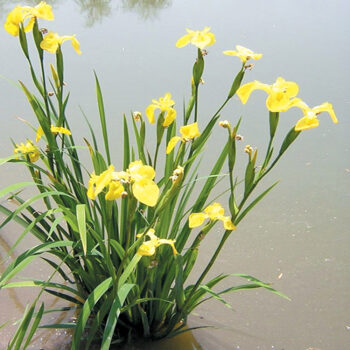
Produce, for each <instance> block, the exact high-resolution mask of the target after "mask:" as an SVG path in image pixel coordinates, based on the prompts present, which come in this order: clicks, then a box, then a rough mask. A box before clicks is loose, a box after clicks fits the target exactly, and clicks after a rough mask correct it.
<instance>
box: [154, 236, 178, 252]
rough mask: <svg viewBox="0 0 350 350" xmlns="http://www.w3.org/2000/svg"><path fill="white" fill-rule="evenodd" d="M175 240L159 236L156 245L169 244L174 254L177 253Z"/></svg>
mask: <svg viewBox="0 0 350 350" xmlns="http://www.w3.org/2000/svg"><path fill="white" fill-rule="evenodd" d="M174 243H175V240H173V239H163V238H160V239H158V240H157V247H159V246H160V245H162V244H169V245H170V247H171V249H172V250H173V254H174V255H176V254H177V250H176V248H175V244H174Z"/></svg>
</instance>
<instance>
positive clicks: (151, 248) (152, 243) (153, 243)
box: [137, 228, 177, 256]
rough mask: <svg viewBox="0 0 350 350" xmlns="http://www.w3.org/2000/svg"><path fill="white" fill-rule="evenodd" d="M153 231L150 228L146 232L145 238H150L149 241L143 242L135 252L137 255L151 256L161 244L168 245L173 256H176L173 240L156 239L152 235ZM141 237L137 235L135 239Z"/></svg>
mask: <svg viewBox="0 0 350 350" xmlns="http://www.w3.org/2000/svg"><path fill="white" fill-rule="evenodd" d="M154 232H155V231H154V229H153V228H151V229H149V230H148V232H147V233H146V236H147V237H149V238H150V240H148V241H145V242H143V243H142V244H141V245H140V247H139V249H138V250H137V254H139V255H141V256H152V255H154V253H155V252H156V248H158V247H159V246H160V245H162V244H169V245H170V246H171V248H172V250H173V254H174V255H176V254H177V250H176V248H175V245H174V243H175V242H176V241H175V240H173V239H163V238H158V237H157V236H156V235H155V234H154ZM140 236H141V235H137V237H140Z"/></svg>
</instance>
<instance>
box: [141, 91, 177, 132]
mask: <svg viewBox="0 0 350 350" xmlns="http://www.w3.org/2000/svg"><path fill="white" fill-rule="evenodd" d="M152 102H153V103H152V104H150V105H149V106H148V107H147V108H146V115H147V118H148V120H149V122H150V123H151V124H154V123H155V117H154V111H155V110H156V109H160V111H161V112H167V114H166V115H165V117H164V122H163V126H164V127H167V126H169V125H170V124H171V123H172V122H173V121H174V119H175V118H176V111H175V109H174V108H173V106H174V104H175V102H174V101H173V100H172V99H171V94H170V93H169V92H167V93H166V94H165V95H164V97H160V98H159V100H152Z"/></svg>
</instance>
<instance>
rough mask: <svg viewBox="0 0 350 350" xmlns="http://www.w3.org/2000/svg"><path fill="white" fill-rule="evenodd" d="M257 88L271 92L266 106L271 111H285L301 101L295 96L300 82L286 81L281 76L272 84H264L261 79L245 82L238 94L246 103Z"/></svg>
mask: <svg viewBox="0 0 350 350" xmlns="http://www.w3.org/2000/svg"><path fill="white" fill-rule="evenodd" d="M257 89H260V90H264V91H266V92H267V93H268V94H269V96H268V98H267V99H266V107H267V109H268V110H269V111H271V112H284V111H286V110H288V109H289V108H290V107H293V105H295V103H297V102H298V101H300V99H296V98H294V97H295V96H296V95H297V94H298V92H299V87H298V84H297V83H294V82H292V81H285V80H284V79H283V78H281V77H279V78H277V80H276V82H275V83H273V84H272V85H267V84H263V83H261V82H259V81H253V82H251V83H247V84H244V85H242V86H241V87H240V88H239V89H238V90H237V95H238V97H239V98H240V100H241V101H242V103H243V104H245V103H246V102H247V101H248V98H249V96H250V94H251V93H252V92H253V91H254V90H257Z"/></svg>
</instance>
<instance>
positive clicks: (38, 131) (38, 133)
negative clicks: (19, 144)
mask: <svg viewBox="0 0 350 350" xmlns="http://www.w3.org/2000/svg"><path fill="white" fill-rule="evenodd" d="M43 135H44V130H43V129H42V127H41V126H39V127H38V129H37V130H36V137H35V142H38V141H39V140H40V139H41V138H42V136H43Z"/></svg>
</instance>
